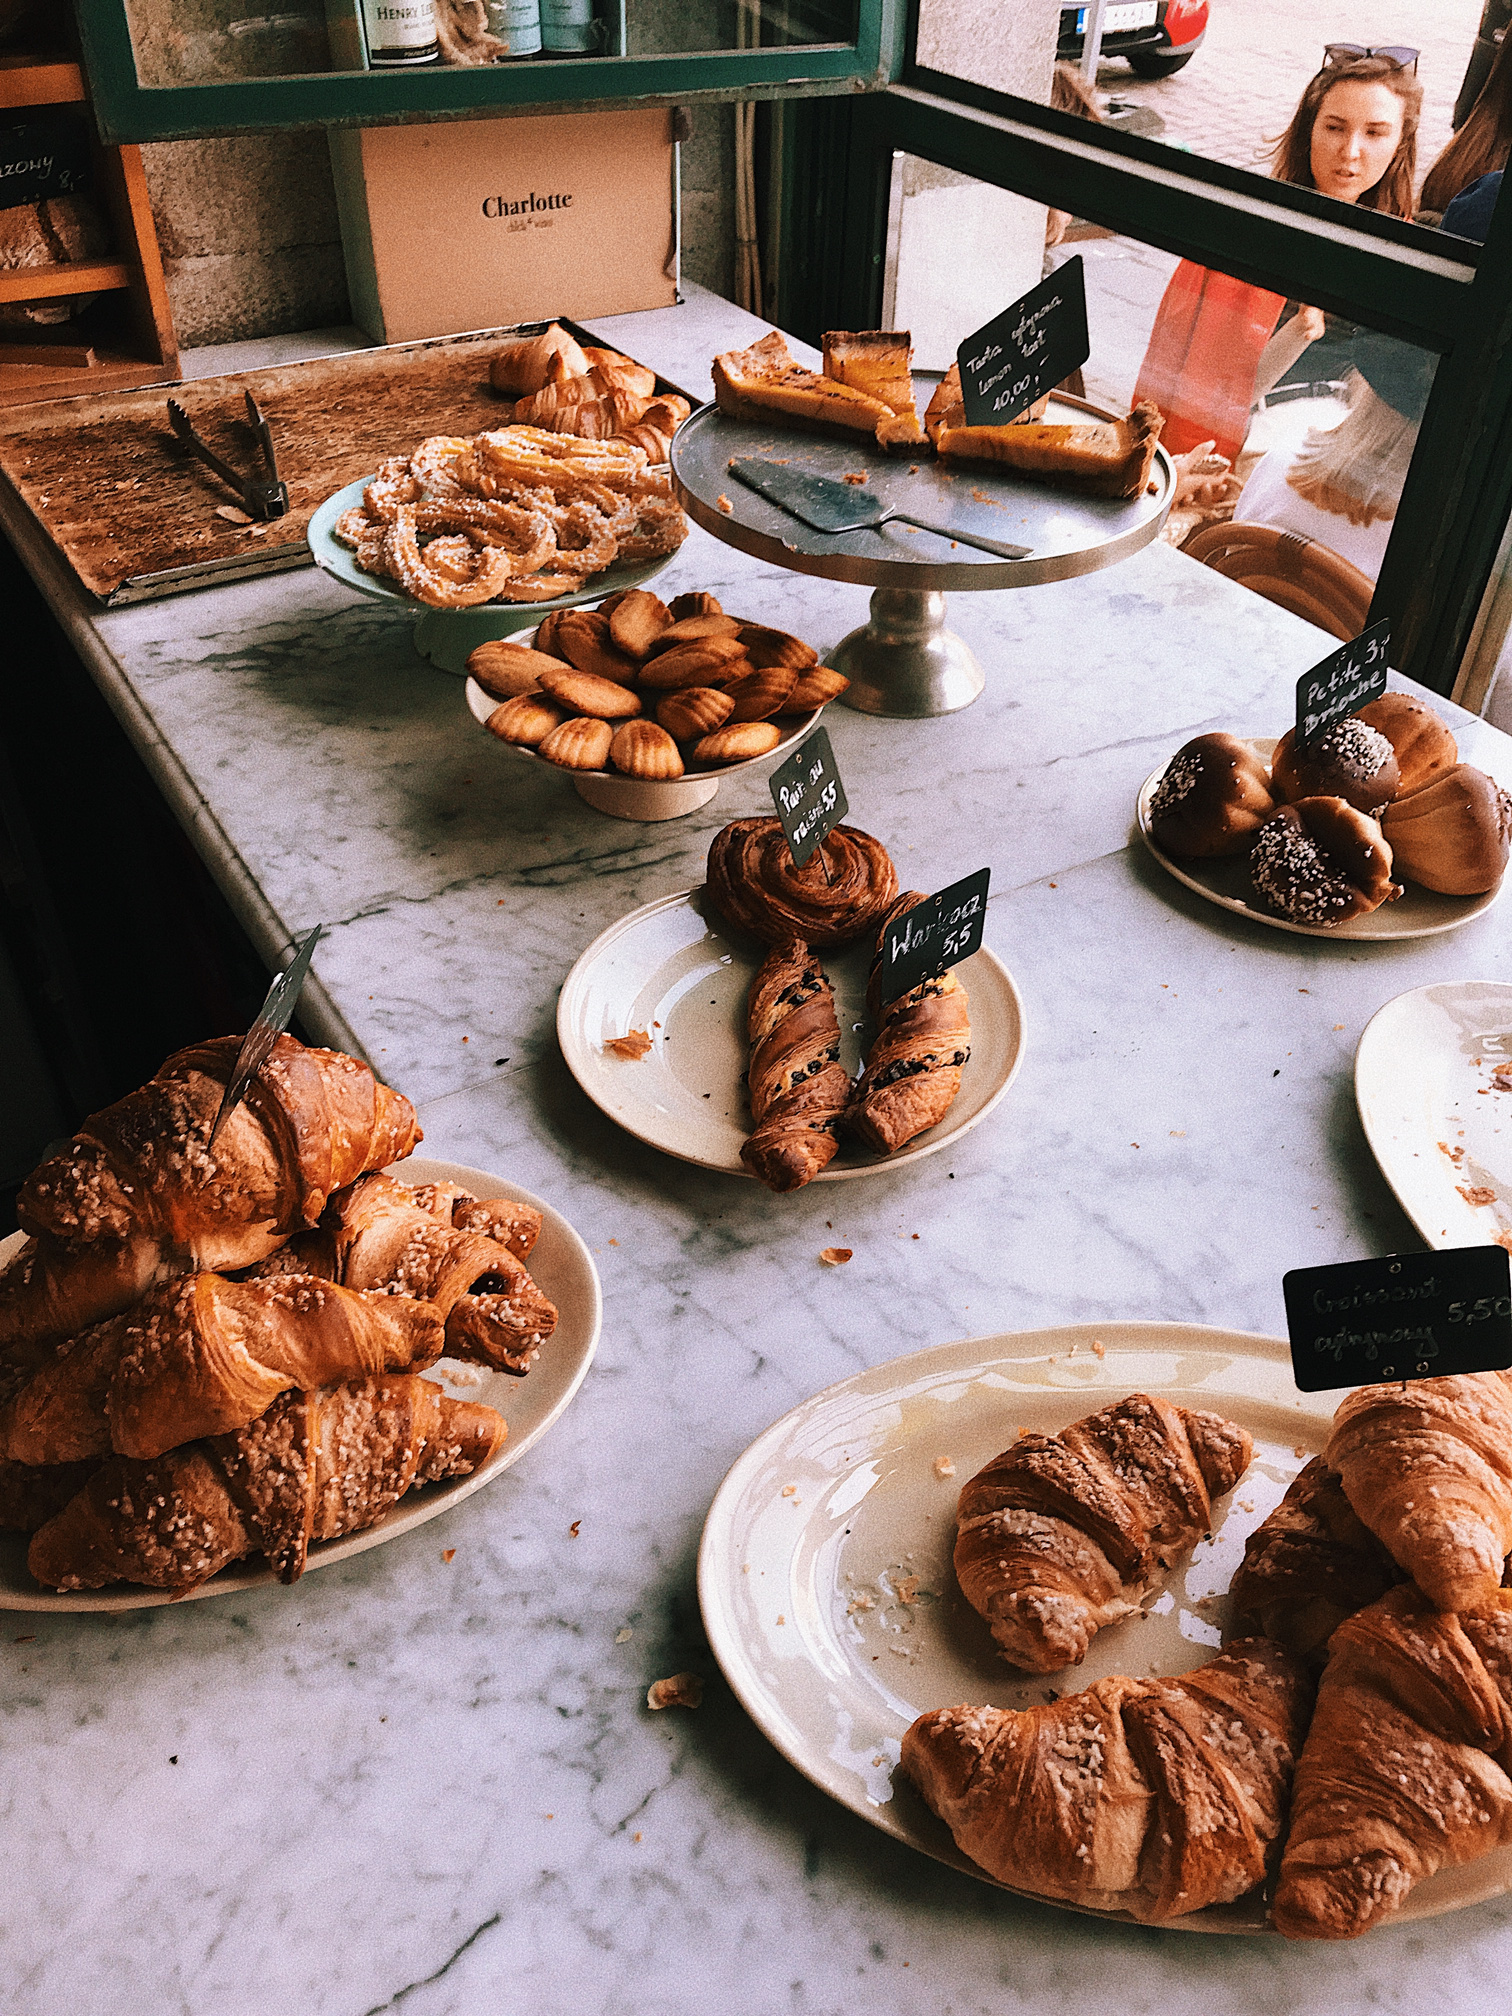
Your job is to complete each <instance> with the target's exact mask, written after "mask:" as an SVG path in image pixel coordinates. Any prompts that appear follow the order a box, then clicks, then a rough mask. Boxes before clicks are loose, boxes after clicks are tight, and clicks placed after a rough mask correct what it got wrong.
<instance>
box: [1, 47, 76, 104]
mask: <svg viewBox="0 0 1512 2016" xmlns="http://www.w3.org/2000/svg"><path fill="white" fill-rule="evenodd" d="M84 100H85V91H84V73H83V71H82V70H81V69H80V68H79V66H78V64H77V63H68V62H65V61H64V60H63V58H62V57H60V56H0V111H7V112H10V111H15V110H16V109H17V108H18V107H20V106H25V105H82V104H83V103H84Z"/></svg>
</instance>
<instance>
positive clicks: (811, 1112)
mask: <svg viewBox="0 0 1512 2016" xmlns="http://www.w3.org/2000/svg"><path fill="white" fill-rule="evenodd" d="M746 1034H747V1037H748V1038H749V1040H750V1045H751V1063H750V1068H749V1070H748V1071H747V1073H746V1084H747V1088H748V1091H749V1096H750V1102H751V1117H752V1119H753V1120H754V1121H755V1126H754V1128H753V1129H752V1131H751V1134H750V1136H749V1137H748V1139H747V1140H746V1142H745V1145H744V1146H743V1147H742V1149H741V1151H740V1159H741V1161H742V1162H744V1164H745V1165H746V1167H747V1169H749V1170H750V1172H751V1174H752V1175H753V1176H755V1177H757V1178H759V1179H760V1181H761V1182H763V1183H765V1185H766V1186H767V1188H768V1189H769V1190H777V1191H787V1190H797V1189H800V1188H801V1187H802V1186H803V1185H804V1184H805V1183H810V1182H812V1181H813V1179H814V1177H816V1176H817V1175H818V1174H819V1172H820V1170H821V1169H824V1168H826V1167H827V1166H828V1165H829V1163H830V1162H832V1161H833V1160H834V1156H835V1151H836V1149H837V1148H838V1147H839V1145H840V1141H839V1125H840V1115H841V1114H842V1112H843V1111H844V1110H845V1102H846V1100H847V1099H848V1098H849V1097H850V1078H849V1076H848V1075H847V1073H846V1069H845V1066H844V1065H843V1064H842V1063H841V1062H840V1024H839V1022H838V1021H837V1019H836V1017H835V996H834V990H833V989H832V988H831V986H830V983H829V976H828V975H827V974H826V973H825V972H824V971H823V969H822V968H821V966H820V964H819V959H818V955H817V954H816V953H814V952H811V951H810V950H809V948H808V946H807V945H805V944H803V943H801V942H800V941H799V940H798V939H793V938H790V939H788V940H786V941H785V942H784V943H783V944H781V945H775V946H773V948H772V950H771V951H770V952H768V954H767V956H766V957H765V959H763V960H762V962H761V964H760V966H759V967H758V968H757V969H756V975H755V978H754V979H753V980H752V982H751V991H750V995H749V997H748V999H747V1003H746Z"/></svg>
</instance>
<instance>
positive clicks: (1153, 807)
mask: <svg viewBox="0 0 1512 2016" xmlns="http://www.w3.org/2000/svg"><path fill="white" fill-rule="evenodd" d="M1275 809H1276V801H1275V799H1274V798H1273V797H1272V796H1271V788H1270V779H1269V777H1268V775H1267V774H1266V768H1265V765H1264V763H1263V762H1262V761H1261V759H1260V758H1259V757H1258V756H1257V755H1256V754H1255V752H1254V750H1253V749H1251V748H1250V747H1249V745H1248V743H1245V742H1241V741H1240V740H1239V738H1238V736H1237V735H1198V736H1196V737H1195V738H1194V739H1193V740H1192V741H1190V742H1188V743H1186V744H1184V745H1183V747H1181V748H1180V749H1178V750H1177V751H1176V754H1175V755H1174V756H1173V757H1172V758H1171V760H1170V762H1169V763H1168V764H1167V765H1166V768H1165V775H1164V776H1163V777H1162V778H1161V780H1160V782H1159V783H1158V784H1157V785H1156V786H1155V790H1154V792H1153V794H1152V796H1151V798H1150V834H1151V837H1152V839H1153V840H1154V842H1155V844H1156V846H1157V847H1159V848H1161V849H1162V850H1163V851H1164V852H1165V853H1167V854H1176V855H1180V856H1182V857H1184V858H1186V859H1189V860H1212V859H1213V858H1215V857H1216V856H1218V855H1222V854H1242V853H1243V852H1244V850H1245V849H1246V848H1247V847H1248V846H1249V844H1250V842H1251V840H1253V839H1254V837H1255V835H1256V833H1257V832H1259V830H1260V828H1261V826H1262V825H1263V824H1264V823H1265V821H1266V820H1267V819H1269V817H1270V816H1271V814H1272V812H1274V811H1275Z"/></svg>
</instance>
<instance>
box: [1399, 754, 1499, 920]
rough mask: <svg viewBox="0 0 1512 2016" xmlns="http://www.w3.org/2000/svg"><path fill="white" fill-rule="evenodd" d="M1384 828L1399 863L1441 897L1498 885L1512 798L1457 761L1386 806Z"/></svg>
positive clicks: (1470, 893) (1475, 893)
mask: <svg viewBox="0 0 1512 2016" xmlns="http://www.w3.org/2000/svg"><path fill="white" fill-rule="evenodd" d="M1381 829H1382V831H1383V832H1384V833H1385V835H1386V837H1387V841H1388V843H1389V844H1390V846H1391V847H1392V849H1393V850H1394V852H1395V855H1396V862H1397V867H1398V868H1399V870H1400V871H1401V873H1402V874H1404V875H1410V876H1411V877H1412V879H1413V881H1414V882H1421V883H1422V885H1423V887H1424V888H1425V889H1436V890H1437V891H1438V892H1439V894H1440V895H1441V896H1479V895H1481V894H1482V893H1483V892H1484V891H1485V890H1487V889H1494V888H1495V887H1496V885H1497V883H1498V882H1500V880H1501V878H1502V875H1503V874H1504V872H1505V870H1506V866H1507V852H1508V848H1509V845H1512V798H1509V797H1508V795H1507V793H1506V792H1505V791H1504V790H1503V789H1502V787H1501V786H1500V785H1499V784H1498V783H1497V782H1496V780H1495V778H1494V777H1488V776H1487V775H1486V773H1485V771H1484V770H1477V769H1475V768H1474V767H1473V766H1472V765H1471V764H1469V763H1457V764H1456V765H1455V766H1454V768H1453V769H1452V770H1448V771H1445V772H1444V773H1443V774H1442V775H1441V776H1438V777H1435V778H1434V779H1433V780H1432V782H1431V783H1428V784H1425V785H1424V786H1423V788H1422V790H1421V791H1414V792H1412V793H1411V795H1410V796H1408V797H1403V798H1398V799H1397V800H1396V802H1395V803H1394V804H1392V805H1388V806H1387V808H1386V812H1385V815H1384V817H1383V819H1382V821H1381Z"/></svg>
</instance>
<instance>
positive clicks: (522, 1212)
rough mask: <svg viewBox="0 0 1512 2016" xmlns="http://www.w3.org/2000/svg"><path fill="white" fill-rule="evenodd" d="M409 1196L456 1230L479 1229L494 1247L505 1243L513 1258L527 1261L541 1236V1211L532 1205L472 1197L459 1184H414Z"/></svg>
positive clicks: (433, 1215) (506, 1199)
mask: <svg viewBox="0 0 1512 2016" xmlns="http://www.w3.org/2000/svg"><path fill="white" fill-rule="evenodd" d="M410 1196H411V1198H412V1199H413V1200H414V1202H415V1203H416V1204H417V1205H418V1206H419V1207H420V1209H421V1210H422V1211H428V1212H429V1213H430V1215H431V1217H432V1218H435V1219H437V1220H439V1222H440V1223H441V1224H443V1225H455V1226H456V1228H457V1230H458V1231H459V1232H482V1233H484V1234H485V1235H486V1236H487V1237H488V1238H490V1239H492V1240H493V1242H494V1244H495V1245H496V1246H506V1247H508V1249H509V1251H510V1252H511V1253H513V1255H514V1257H515V1258H516V1260H528V1259H529V1258H530V1256H531V1253H532V1252H533V1251H534V1250H535V1243H536V1241H537V1239H539V1238H540V1236H541V1214H540V1212H539V1211H538V1210H537V1209H536V1207H535V1205H534V1204H517V1203H516V1202H515V1201H514V1199H513V1198H510V1197H474V1196H473V1194H472V1192H471V1191H470V1190H464V1189H463V1188H462V1186H461V1184H460V1183H416V1184H414V1185H412V1186H411V1187H410Z"/></svg>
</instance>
